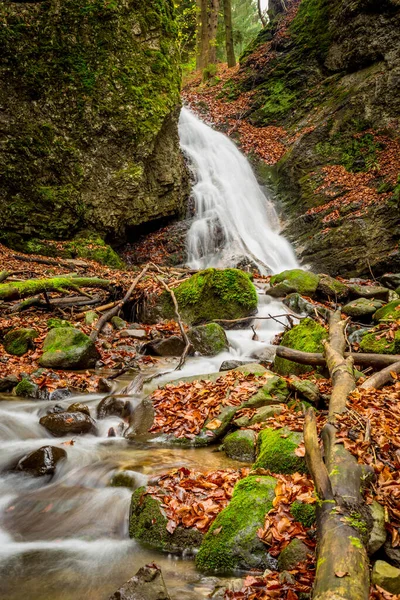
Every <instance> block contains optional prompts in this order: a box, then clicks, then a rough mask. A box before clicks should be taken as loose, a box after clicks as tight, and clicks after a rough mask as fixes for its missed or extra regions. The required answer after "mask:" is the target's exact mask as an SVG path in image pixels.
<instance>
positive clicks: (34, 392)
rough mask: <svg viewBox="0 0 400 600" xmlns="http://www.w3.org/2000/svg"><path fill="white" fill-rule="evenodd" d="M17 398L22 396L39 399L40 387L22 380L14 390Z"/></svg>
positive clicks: (27, 380)
mask: <svg viewBox="0 0 400 600" xmlns="http://www.w3.org/2000/svg"><path fill="white" fill-rule="evenodd" d="M13 394H14V395H15V396H22V397H23V398H38V397H39V386H38V385H37V384H36V383H33V381H30V380H29V379H26V378H24V379H21V381H20V382H19V383H18V384H17V385H16V386H15V388H14V389H13Z"/></svg>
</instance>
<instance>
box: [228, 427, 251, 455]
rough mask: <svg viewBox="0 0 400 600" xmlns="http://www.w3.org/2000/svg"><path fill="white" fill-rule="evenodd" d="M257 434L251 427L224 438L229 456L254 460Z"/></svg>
mask: <svg viewBox="0 0 400 600" xmlns="http://www.w3.org/2000/svg"><path fill="white" fill-rule="evenodd" d="M255 440H256V434H255V432H254V431H252V430H251V429H247V430H246V429H239V430H238V431H234V432H233V433H230V434H229V435H227V436H226V437H225V438H224V444H223V448H224V451H225V453H226V454H227V456H229V457H230V458H234V459H236V460H241V461H244V462H253V460H254V456H255Z"/></svg>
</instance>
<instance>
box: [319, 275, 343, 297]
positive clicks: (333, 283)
mask: <svg viewBox="0 0 400 600" xmlns="http://www.w3.org/2000/svg"><path fill="white" fill-rule="evenodd" d="M319 277H320V279H319V282H318V286H317V293H318V296H322V297H323V298H328V299H331V300H336V299H337V300H345V299H346V298H347V297H348V296H349V294H350V288H349V286H347V285H346V284H345V283H342V282H341V281H338V280H337V279H335V278H334V277H331V276H330V275H320V276H319Z"/></svg>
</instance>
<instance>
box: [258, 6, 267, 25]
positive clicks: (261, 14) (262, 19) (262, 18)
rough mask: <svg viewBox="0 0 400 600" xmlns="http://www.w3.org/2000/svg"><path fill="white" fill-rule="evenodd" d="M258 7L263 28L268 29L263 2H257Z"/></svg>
mask: <svg viewBox="0 0 400 600" xmlns="http://www.w3.org/2000/svg"><path fill="white" fill-rule="evenodd" d="M257 6H258V14H259V16H260V21H261V23H262V26H263V27H266V26H267V21H266V19H265V16H264V11H263V9H262V6H261V0H257Z"/></svg>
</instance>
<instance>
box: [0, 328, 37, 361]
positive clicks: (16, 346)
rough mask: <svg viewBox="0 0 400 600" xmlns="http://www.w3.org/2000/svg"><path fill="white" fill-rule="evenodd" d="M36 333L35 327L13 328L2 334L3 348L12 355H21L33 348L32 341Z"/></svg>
mask: <svg viewBox="0 0 400 600" xmlns="http://www.w3.org/2000/svg"><path fill="white" fill-rule="evenodd" d="M38 335H39V334H38V332H37V331H36V330H35V329H26V328H20V329H13V330H12V331H9V332H8V333H7V334H6V335H5V336H4V341H3V345H4V350H5V351H6V352H8V354H13V355H14V356H23V355H24V354H26V353H27V352H28V350H33V348H34V347H35V346H34V343H33V342H34V340H35V339H36V338H37V337H38Z"/></svg>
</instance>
